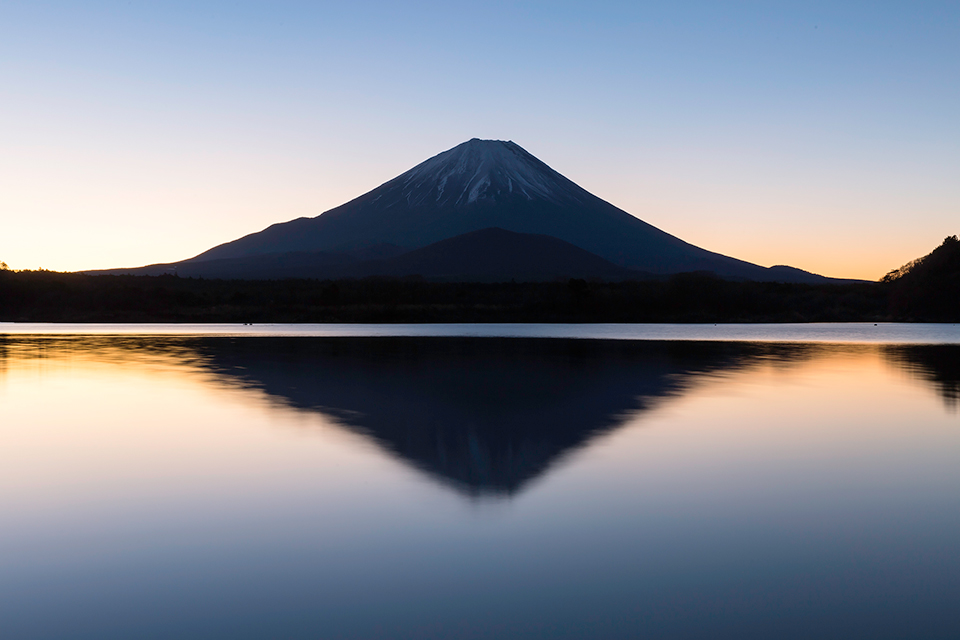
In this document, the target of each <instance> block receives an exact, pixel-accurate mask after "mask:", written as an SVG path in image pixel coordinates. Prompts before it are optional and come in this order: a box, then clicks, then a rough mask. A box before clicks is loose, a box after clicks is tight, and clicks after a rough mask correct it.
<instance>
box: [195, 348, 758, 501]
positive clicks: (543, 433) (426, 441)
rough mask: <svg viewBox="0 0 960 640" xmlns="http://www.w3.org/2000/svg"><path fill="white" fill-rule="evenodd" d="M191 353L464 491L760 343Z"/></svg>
mask: <svg viewBox="0 0 960 640" xmlns="http://www.w3.org/2000/svg"><path fill="white" fill-rule="evenodd" d="M194 348H196V349H197V350H198V351H199V352H201V353H202V357H201V358H200V359H199V361H200V362H203V363H204V366H205V367H208V368H209V369H210V370H212V371H214V372H216V374H217V375H218V376H220V377H221V378H222V379H224V380H227V379H231V380H233V381H240V382H242V383H243V384H245V385H249V386H254V387H257V388H259V389H262V390H263V391H264V392H266V393H267V394H269V395H270V396H272V397H274V398H275V399H277V400H279V401H281V402H283V403H284V404H285V405H287V406H291V407H295V408H299V409H301V410H304V411H316V412H319V413H322V414H325V415H326V416H327V417H329V418H332V419H334V421H336V422H337V423H338V424H340V425H342V426H343V427H345V428H348V429H350V430H353V431H355V432H358V433H362V434H364V435H366V436H367V437H370V438H372V439H373V440H375V441H376V442H377V443H379V444H380V445H381V446H382V447H384V448H385V449H387V450H389V451H391V452H392V453H394V454H396V455H397V456H398V457H399V458H400V459H402V460H404V461H405V462H407V463H409V464H412V465H414V466H416V467H417V468H419V469H421V470H423V471H425V472H427V473H428V474H430V475H431V476H433V477H434V478H436V479H438V480H440V481H442V482H444V483H446V484H449V485H452V486H454V487H456V488H457V489H458V490H460V491H463V492H465V493H468V494H471V495H483V494H488V495H489V494H513V493H516V492H518V491H519V490H521V488H522V487H524V486H525V485H526V484H528V483H529V482H531V481H532V480H533V479H535V478H536V477H538V476H539V475H540V474H542V473H543V472H544V471H545V470H546V469H547V468H549V467H550V466H551V465H553V464H554V463H555V462H556V461H557V460H559V459H561V458H562V457H563V456H564V455H565V454H567V453H569V452H571V451H572V450H574V449H576V448H578V447H582V446H583V445H585V444H586V443H587V442H589V441H590V440H591V439H592V438H594V437H596V436H597V435H599V434H602V433H606V432H609V431H610V430H612V429H615V428H617V427H618V426H620V425H622V424H624V423H625V422H626V420H627V419H628V418H629V417H631V416H633V415H635V414H636V413H637V412H641V411H644V410H647V409H649V408H651V407H652V406H654V405H655V404H656V402H657V401H658V400H659V399H662V398H665V397H667V396H671V395H674V394H678V393H681V392H682V391H683V390H684V389H686V388H688V387H689V386H690V384H691V383H692V382H693V380H694V379H695V378H697V377H698V376H703V375H708V374H711V373H716V372H720V371H726V370H730V369H736V368H739V367H742V366H744V365H746V364H747V363H749V362H750V361H752V360H754V359H755V358H757V357H760V356H763V355H765V354H766V355H769V348H766V349H762V348H760V347H751V346H748V345H743V344H740V345H733V344H721V343H691V342H673V343H649V342H648V343H629V342H604V341H586V340H520V339H489V338H485V339H462V338H450V339H438V338H432V339H416V338H404V339H396V338H394V339H358V338H350V339H321V340H317V339H290V338H281V339H272V338H265V339H257V338H246V339H241V340H201V341H198V343H197V344H196V345H194Z"/></svg>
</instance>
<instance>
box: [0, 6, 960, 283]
mask: <svg viewBox="0 0 960 640" xmlns="http://www.w3.org/2000/svg"><path fill="white" fill-rule="evenodd" d="M473 137H481V138H497V139H505V140H506V139H510V140H513V141H515V142H516V143H518V144H520V145H521V146H523V147H524V148H526V149H527V150H528V151H530V152H531V153H533V154H534V155H536V156H537V157H539V158H540V159H541V160H543V161H544V162H546V163H547V164H549V165H550V166H552V167H553V168H554V169H556V170H558V171H560V172H561V173H563V174H564V175H566V176H567V177H568V178H570V179H572V180H573V181H574V182H577V183H578V184H580V185H581V186H583V187H584V188H586V189H588V190H590V191H592V192H593V193H594V194H596V195H598V196H600V197H601V198H604V199H605V200H608V201H610V202H612V203H613V204H615V205H617V206H619V207H621V208H622V209H625V210H626V211H628V212H630V213H632V214H634V215H636V216H638V217H640V218H642V219H643V220H646V221H647V222H649V223H651V224H653V225H655V226H657V227H659V228H661V229H663V230H665V231H667V232H669V233H672V234H674V235H677V236H679V237H681V238H683V239H684V240H687V241H689V242H692V243H694V244H697V245H699V246H702V247H704V248H707V249H710V250H713V251H718V252H721V253H725V254H727V255H731V256H735V257H737V258H741V259H744V260H749V261H751V262H756V263H758V264H762V265H765V266H769V265H772V264H790V265H793V266H797V267H801V268H803V269H807V270H811V271H815V272H818V273H823V274H826V275H832V276H841V277H859V278H870V279H876V278H878V277H880V276H882V275H883V274H884V273H886V272H887V271H889V270H890V269H893V268H896V267H898V266H900V265H901V264H903V263H904V262H906V261H908V260H910V259H912V258H915V257H918V256H920V255H922V254H925V253H928V252H929V251H930V250H931V249H933V248H934V247H935V246H936V245H937V244H939V243H940V242H941V241H942V240H943V238H944V237H945V236H947V235H953V234H957V233H960V3H958V2H956V0H953V1H950V2H923V1H914V2H877V1H873V2H843V3H837V2H817V1H812V2H811V1H807V2H779V3H778V2H724V3H718V2H648V3H643V2H604V1H592V2H578V3H573V2H562V1H560V2H558V1H557V0H553V1H551V2H500V1H492V2H484V3H454V2H449V1H447V2H404V3H398V2H374V1H363V0H354V1H352V2H349V3H347V2H343V3H323V2H277V1H274V2H261V3H251V2H236V1H233V2H172V1H168V2H164V3H146V2H63V3H56V2H39V1H30V2H20V1H17V0H4V2H2V3H0V222H2V226H0V260H4V261H6V262H7V263H8V264H10V266H11V267H12V268H18V269H26V268H37V267H44V268H48V269H55V270H78V269H92V268H107V267H119V266H138V265H142V264H148V263H153V262H169V261H174V260H180V259H184V258H188V257H191V256H193V255H196V254H197V253H200V252H201V251H203V250H205V249H208V248H210V247H211V246H213V245H216V244H220V243H221V242H225V241H228V240H232V239H235V238H237V237H239V236H242V235H245V234H247V233H251V232H255V231H259V230H260V229H262V228H264V227H266V226H268V225H269V224H272V223H274V222H281V221H286V220H290V219H293V218H296V217H300V216H311V217H312V216H316V215H318V214H320V213H322V212H323V211H325V210H327V209H329V208H331V207H334V206H336V205H339V204H341V203H343V202H345V201H346V200H349V199H351V198H353V197H355V196H357V195H360V194H361V193H363V192H366V191H368V190H370V189H372V188H374V187H376V186H378V185H379V184H381V183H383V182H385V181H386V180H388V179H390V178H392V177H394V176H396V175H397V174H399V173H401V172H403V171H405V170H407V169H409V168H410V167H412V166H413V165H415V164H417V163H419V162H421V161H422V160H424V159H426V158H427V157H429V156H432V155H435V154H436V153H439V152H441V151H443V150H445V149H448V148H450V147H452V146H454V145H456V144H458V143H460V142H463V141H464V140H467V139H469V138H473Z"/></svg>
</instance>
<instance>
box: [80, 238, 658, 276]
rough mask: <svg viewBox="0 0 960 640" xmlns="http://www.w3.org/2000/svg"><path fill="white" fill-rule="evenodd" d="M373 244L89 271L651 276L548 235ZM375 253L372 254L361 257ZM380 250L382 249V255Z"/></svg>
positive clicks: (268, 274)
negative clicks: (410, 246)
mask: <svg viewBox="0 0 960 640" xmlns="http://www.w3.org/2000/svg"><path fill="white" fill-rule="evenodd" d="M396 253H398V250H397V248H396V247H394V246H393V245H378V246H377V247H371V248H367V249H361V250H357V251H353V252H349V253H335V252H329V251H289V252H286V253H268V254H262V255H253V256H245V257H240V258H221V259H218V260H202V261H188V262H182V263H178V264H157V265H151V266H148V267H140V268H138V269H113V270H105V271H95V272H93V271H91V272H88V273H89V274H92V275H119V274H132V275H163V274H165V273H171V272H173V270H174V269H176V273H177V275H180V276H184V277H203V278H222V279H245V280H276V279H281V278H317V279H321V280H323V279H336V278H363V277H368V276H388V277H403V276H410V275H419V276H422V277H424V278H427V279H430V280H441V281H442V280H446V281H458V282H506V281H510V280H511V279H513V280H518V281H521V282H544V281H552V280H564V279H568V278H588V279H600V280H636V279H644V278H650V277H653V276H652V275H651V274H644V273H641V272H638V271H632V270H630V269H625V268H623V267H619V266H617V265H615V264H613V263H612V262H609V261H607V260H604V259H603V258H601V257H599V256H596V255H594V254H592V253H590V252H589V251H584V250H583V249H581V248H579V247H576V246H574V245H572V244H570V243H569V242H564V241H563V240H558V239H557V238H553V237H550V236H543V235H535V234H530V233H514V232H512V231H505V230H504V229H496V228H493V229H481V230H480V231H471V232H469V233H465V234H463V235H460V236H456V237H454V238H448V239H447V240H441V241H440V242H435V243H433V244H430V245H427V246H426V247H422V248H420V249H414V250H413V251H402V250H400V251H399V253H400V255H395V254H396ZM369 256H377V257H374V258H371V259H363V258H367V257H369ZM380 256H383V257H380Z"/></svg>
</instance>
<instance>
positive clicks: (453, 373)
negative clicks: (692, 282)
mask: <svg viewBox="0 0 960 640" xmlns="http://www.w3.org/2000/svg"><path fill="white" fill-rule="evenodd" d="M778 327H779V328H778ZM711 332H712V333H711ZM588 338H589V339H588ZM958 603H960V328H958V326H957V325H879V326H874V325H872V324H871V325H866V324H863V325H720V326H717V327H715V326H714V325H433V326H424V325H420V326H417V327H414V326H411V325H406V326H405V325H391V326H385V325H381V326H372V325H371V326H353V327H350V326H347V325H343V326H339V327H338V326H321V325H312V326H311V325H294V326H273V327H270V326H253V327H250V326H236V325H220V326H216V327H211V326H198V327H185V326H182V325H123V326H110V325H74V326H64V325H10V324H0V637H2V638H4V639H7V638H10V639H17V640H19V639H21V638H270V637H276V638H324V639H327V638H637V637H650V638H811V637H816V638H851V637H868V638H956V637H960V605H958Z"/></svg>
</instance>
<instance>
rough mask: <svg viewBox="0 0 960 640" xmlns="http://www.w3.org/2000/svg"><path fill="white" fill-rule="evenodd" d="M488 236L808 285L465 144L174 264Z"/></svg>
mask: <svg viewBox="0 0 960 640" xmlns="http://www.w3.org/2000/svg"><path fill="white" fill-rule="evenodd" d="M489 228H499V229H504V230H507V231H512V232H515V233H524V234H535V235H540V236H544V235H545V236H552V237H554V238H558V239H560V240H563V241H565V242H568V243H570V244H573V245H575V246H576V247H579V248H581V249H584V250H586V251H589V252H591V253H593V254H596V255H597V256H600V257H601V258H603V259H605V260H607V261H609V262H612V263H614V264H615V265H618V266H620V267H624V268H627V269H631V270H638V271H645V272H649V273H656V274H669V273H679V272H686V271H711V272H714V273H716V274H718V275H720V276H724V277H733V278H742V279H749V280H778V281H801V282H814V281H824V280H826V279H825V278H822V277H821V276H816V275H814V274H810V273H807V272H804V271H800V270H799V269H792V268H790V267H774V268H771V269H767V268H764V267H760V266H758V265H755V264H751V263H748V262H744V261H742V260H736V259H734V258H730V257H727V256H724V255H720V254H718V253H713V252H711V251H707V250H705V249H701V248H699V247H696V246H694V245H691V244H689V243H686V242H684V241H683V240H680V239H679V238H677V237H675V236H672V235H670V234H668V233H665V232H664V231H661V230H660V229H657V228H656V227H653V226H651V225H649V224H647V223H646V222H643V221H642V220H640V219H638V218H636V217H634V216H632V215H630V214H628V213H627V212H625V211H623V210H621V209H618V208H617V207H615V206H613V205H612V204H610V203H609V202H606V201H604V200H602V199H600V198H598V197H597V196H595V195H593V194H591V193H590V192H588V191H586V190H585V189H583V188H581V187H579V186H578V185H576V184H575V183H573V182H572V181H570V180H568V179H567V178H565V177H564V176H562V175H560V174H559V173H557V172H556V171H554V170H553V169H551V168H550V167H548V166H547V165H546V164H544V163H543V162H541V161H540V160H538V159H537V158H536V157H534V156H533V155H531V154H530V153H528V152H527V151H526V150H524V149H523V148H521V147H520V146H519V145H517V144H515V143H514V142H510V141H507V142H504V141H500V140H480V139H477V138H474V139H473V140H469V141H467V142H464V143H462V144H460V145H457V146H456V147H453V148H452V149H449V150H447V151H444V152H443V153H440V154H438V155H436V156H434V157H432V158H430V159H428V160H426V161H424V162H422V163H420V164H418V165H417V166H415V167H413V168H412V169H410V170H409V171H407V172H405V173H403V174H401V175H399V176H397V177H396V178H394V179H393V180H390V181H389V182H386V183H385V184H383V185H381V186H379V187H377V188H376V189H374V190H373V191H370V192H368V193H365V194H364V195H362V196H360V197H358V198H356V199H354V200H351V201H350V202H347V203H346V204H343V205H341V206H339V207H336V208H334V209H331V210H329V211H327V212H325V213H323V214H321V215H319V216H317V217H315V218H298V219H296V220H291V221H289V222H284V223H280V224H275V225H272V226H270V227H268V228H267V229H265V230H263V231H261V232H259V233H254V234H251V235H248V236H245V237H243V238H240V239H239V240H234V241H233V242H228V243H226V244H222V245H220V246H217V247H214V248H213V249H210V250H209V251H206V252H204V253H202V254H200V255H198V256H196V257H194V258H191V259H190V260H187V261H185V262H184V263H182V264H196V263H200V262H207V261H211V260H236V259H247V258H253V257H255V256H260V255H267V254H273V255H276V254H286V253H290V252H334V253H340V254H344V253H352V252H357V251H370V250H372V249H375V248H377V247H391V250H394V251H410V250H414V249H419V248H421V247H425V246H427V245H430V244H433V243H436V242H439V241H441V240H446V239H449V238H453V237H456V236H460V235H463V234H465V233H470V232H474V231H480V230H483V229H489Z"/></svg>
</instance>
